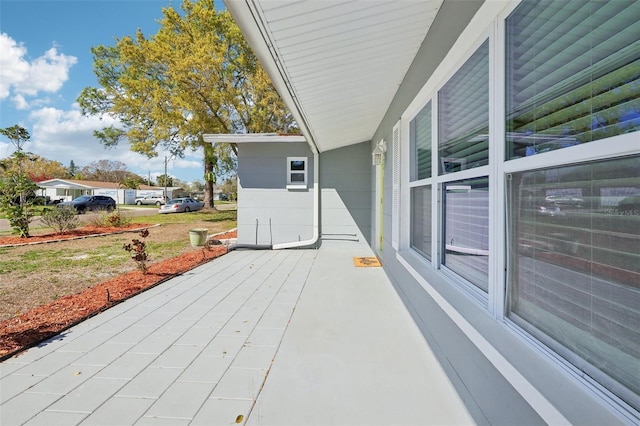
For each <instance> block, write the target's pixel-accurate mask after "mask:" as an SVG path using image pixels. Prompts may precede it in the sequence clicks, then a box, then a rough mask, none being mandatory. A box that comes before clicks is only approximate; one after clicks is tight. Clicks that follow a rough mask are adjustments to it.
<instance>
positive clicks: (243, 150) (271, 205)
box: [238, 143, 313, 245]
mask: <svg viewBox="0 0 640 426" xmlns="http://www.w3.org/2000/svg"><path fill="white" fill-rule="evenodd" d="M287 157H306V158H307V162H306V164H307V167H308V170H307V181H308V185H307V188H306V189H287ZM312 235H313V154H312V152H311V151H310V149H309V147H308V145H307V144H306V143H242V144H238V244H258V245H270V244H280V243H288V242H295V241H305V240H308V239H310V238H311V237H312Z"/></svg>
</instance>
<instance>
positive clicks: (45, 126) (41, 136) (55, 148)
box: [0, 0, 223, 182]
mask: <svg viewBox="0 0 640 426" xmlns="http://www.w3.org/2000/svg"><path fill="white" fill-rule="evenodd" d="M180 4H181V1H170V0H109V1H105V0H75V1H63V0H40V1H32V0H0V128H6V127H10V126H13V125H15V124H18V125H20V126H22V127H24V128H25V129H27V130H28V131H29V133H30V135H31V141H30V142H29V143H27V144H26V145H25V150H26V151H29V152H32V153H34V154H37V155H40V156H41V157H44V158H47V159H49V160H56V161H59V162H60V163H62V164H63V165H64V166H69V163H70V161H71V160H73V162H74V164H75V165H76V166H77V167H83V166H86V165H87V164H89V163H91V162H93V161H97V160H101V159H107V160H111V161H121V162H123V163H124V164H126V165H127V169H128V170H129V171H132V172H134V173H137V174H139V175H141V176H145V177H146V176H148V175H149V174H151V178H152V179H154V178H155V176H157V175H159V174H163V173H164V153H161V154H160V156H159V157H157V158H153V159H148V158H147V157H145V156H141V155H139V154H135V153H133V152H131V151H130V150H129V146H128V144H127V143H122V146H119V147H117V148H115V149H105V148H104V147H103V146H102V145H101V144H100V143H99V142H98V140H97V139H95V137H94V136H93V131H94V130H95V129H99V128H102V127H104V126H105V124H108V123H105V122H104V121H102V122H101V121H99V120H98V119H97V118H96V117H84V116H83V115H82V114H81V113H80V110H79V108H78V106H77V104H76V98H77V97H78V95H79V94H80V91H81V90H82V89H83V88H84V87H88V86H93V87H98V84H97V81H96V78H95V75H94V74H93V57H92V55H91V52H90V48H91V47H93V46H98V45H109V46H112V45H114V44H115V38H116V37H118V38H120V37H123V36H127V35H134V34H135V31H136V29H138V28H140V29H141V30H142V31H143V33H144V34H145V35H147V36H150V35H153V34H156V32H157V31H158V24H157V21H158V20H159V19H161V18H162V8H163V7H167V6H173V7H175V8H177V9H178V8H179V7H180ZM216 6H217V7H223V5H222V4H221V3H220V2H218V1H216ZM13 151H14V147H13V145H11V144H10V143H9V141H8V140H6V139H5V138H0V158H5V157H7V156H9V155H10V154H11V153H12V152H13ZM186 154H187V155H186V157H185V158H184V159H172V160H170V161H169V162H168V164H167V173H168V174H169V175H171V176H174V177H176V178H178V179H180V180H181V181H183V182H190V181H193V180H200V181H202V175H203V169H202V168H203V166H202V154H201V153H200V152H195V153H191V152H187V153H186Z"/></svg>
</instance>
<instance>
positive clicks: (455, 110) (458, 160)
mask: <svg viewBox="0 0 640 426" xmlns="http://www.w3.org/2000/svg"><path fill="white" fill-rule="evenodd" d="M438 151H439V152H438V154H439V157H440V164H439V165H440V174H441V175H443V174H447V173H455V172H459V171H461V170H465V169H470V168H474V167H480V166H486V165H487V164H489V42H488V41H485V42H484V43H483V44H482V45H481V46H480V47H479V48H478V50H476V52H475V53H474V54H473V55H472V56H471V57H470V58H469V59H468V60H467V62H465V64H464V65H463V66H462V67H461V68H460V70H458V72H456V74H455V75H454V76H453V77H451V79H450V80H449V81H448V82H447V83H446V84H445V85H444V86H443V87H442V89H440V92H439V93H438Z"/></svg>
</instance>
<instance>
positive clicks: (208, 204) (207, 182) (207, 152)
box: [204, 143, 215, 209]
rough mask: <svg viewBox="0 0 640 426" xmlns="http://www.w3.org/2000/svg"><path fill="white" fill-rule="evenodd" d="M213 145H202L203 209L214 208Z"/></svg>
mask: <svg viewBox="0 0 640 426" xmlns="http://www.w3.org/2000/svg"><path fill="white" fill-rule="evenodd" d="M214 158H215V156H214V155H213V145H211V144H210V143H204V207H205V208H211V209H213V208H215V205H214V203H213V185H214V181H213V176H214V174H213V161H212V160H213V159H214Z"/></svg>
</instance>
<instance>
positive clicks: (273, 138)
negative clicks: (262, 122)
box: [202, 133, 307, 143]
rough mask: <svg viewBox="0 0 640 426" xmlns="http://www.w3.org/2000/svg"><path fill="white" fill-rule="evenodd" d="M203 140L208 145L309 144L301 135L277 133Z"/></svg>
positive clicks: (208, 136) (246, 134)
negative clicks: (255, 143)
mask: <svg viewBox="0 0 640 426" xmlns="http://www.w3.org/2000/svg"><path fill="white" fill-rule="evenodd" d="M202 138H203V139H204V141H205V142H208V143H254V142H260V143H276V142H307V139H306V138H305V137H304V136H301V135H279V134H277V133H238V134H205V135H203V136H202Z"/></svg>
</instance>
